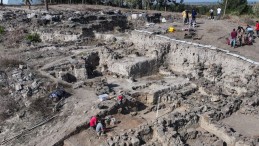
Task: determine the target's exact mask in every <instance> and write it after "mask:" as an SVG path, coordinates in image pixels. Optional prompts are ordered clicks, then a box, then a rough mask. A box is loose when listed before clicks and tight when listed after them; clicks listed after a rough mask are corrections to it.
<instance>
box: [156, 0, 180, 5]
mask: <svg viewBox="0 0 259 146" xmlns="http://www.w3.org/2000/svg"><path fill="white" fill-rule="evenodd" d="M158 1H159V0H151V4H152V5H157V4H158V5H159V2H158ZM183 1H184V0H180V1H179V3H183ZM164 3H165V4H166V5H172V4H177V1H176V0H165V1H164Z"/></svg>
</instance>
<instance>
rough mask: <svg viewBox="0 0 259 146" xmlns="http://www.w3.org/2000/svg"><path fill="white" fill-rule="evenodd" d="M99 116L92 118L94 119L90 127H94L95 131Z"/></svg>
mask: <svg viewBox="0 0 259 146" xmlns="http://www.w3.org/2000/svg"><path fill="white" fill-rule="evenodd" d="M98 117H99V116H98V115H96V116H92V118H91V119H90V122H89V123H90V127H92V128H93V129H94V130H95V128H96V125H97V120H98Z"/></svg>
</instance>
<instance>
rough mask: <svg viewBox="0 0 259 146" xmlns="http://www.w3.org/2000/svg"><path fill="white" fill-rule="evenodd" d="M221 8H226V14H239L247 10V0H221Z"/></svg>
mask: <svg viewBox="0 0 259 146" xmlns="http://www.w3.org/2000/svg"><path fill="white" fill-rule="evenodd" d="M221 6H222V8H226V12H225V13H226V14H227V13H228V14H229V13H231V14H236V15H241V14H244V13H247V12H248V11H249V6H248V3H247V0H221Z"/></svg>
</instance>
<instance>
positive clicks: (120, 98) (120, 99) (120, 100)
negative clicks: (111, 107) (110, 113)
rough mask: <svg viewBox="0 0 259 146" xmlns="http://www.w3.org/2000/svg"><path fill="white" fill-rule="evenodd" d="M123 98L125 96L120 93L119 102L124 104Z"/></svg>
mask: <svg viewBox="0 0 259 146" xmlns="http://www.w3.org/2000/svg"><path fill="white" fill-rule="evenodd" d="M122 100H123V96H122V95H119V96H118V103H119V104H122Z"/></svg>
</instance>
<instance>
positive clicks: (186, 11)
mask: <svg viewBox="0 0 259 146" xmlns="http://www.w3.org/2000/svg"><path fill="white" fill-rule="evenodd" d="M185 13H186V22H185V23H186V24H189V10H185Z"/></svg>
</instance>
